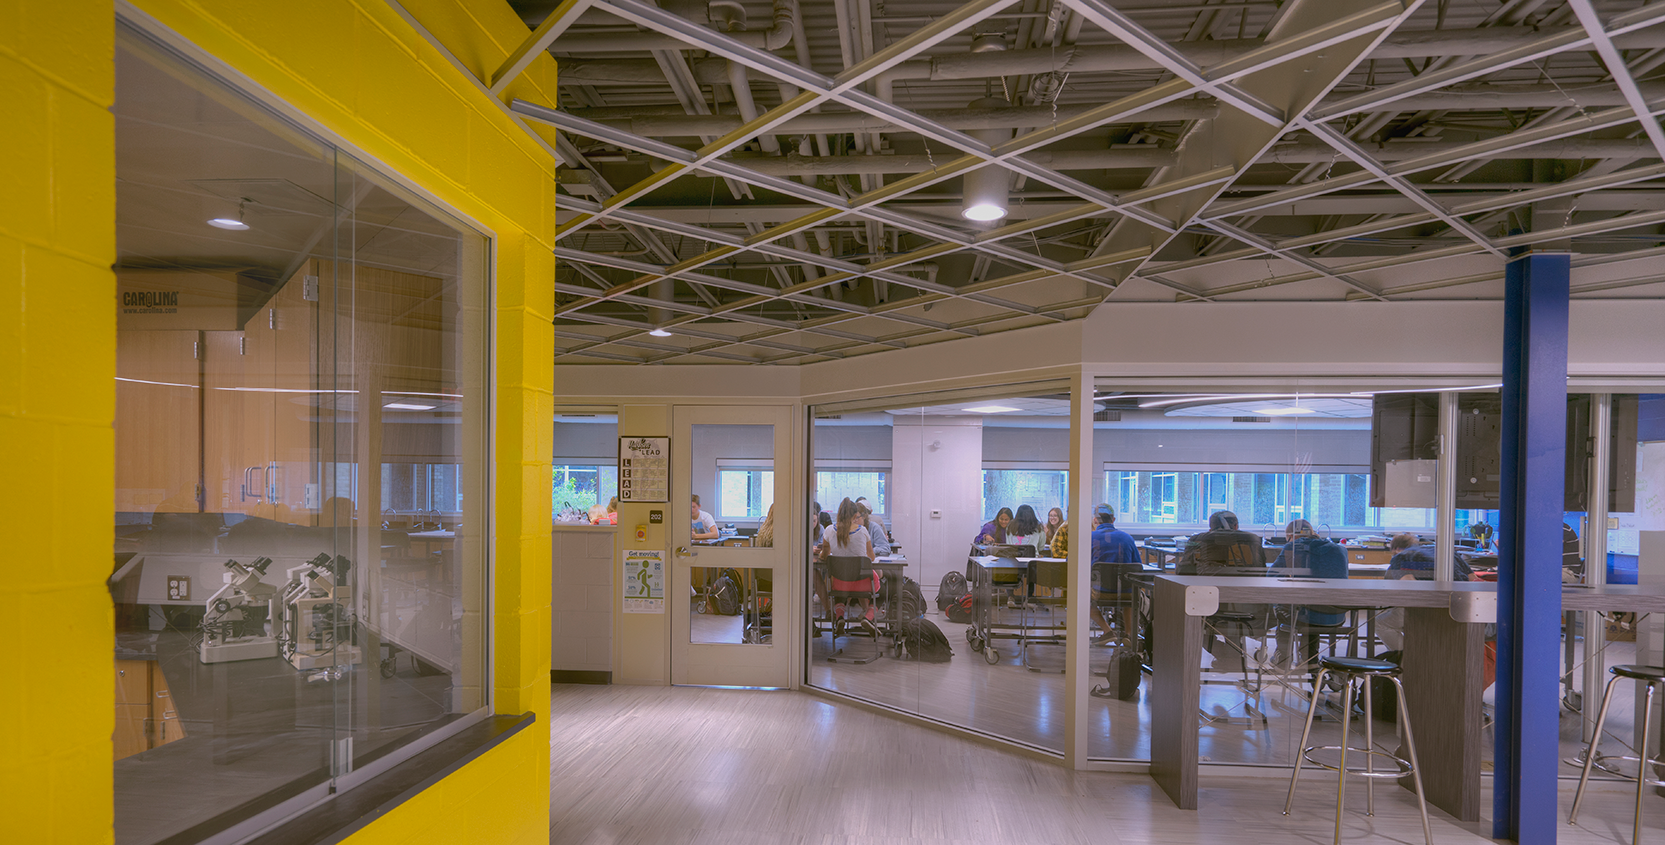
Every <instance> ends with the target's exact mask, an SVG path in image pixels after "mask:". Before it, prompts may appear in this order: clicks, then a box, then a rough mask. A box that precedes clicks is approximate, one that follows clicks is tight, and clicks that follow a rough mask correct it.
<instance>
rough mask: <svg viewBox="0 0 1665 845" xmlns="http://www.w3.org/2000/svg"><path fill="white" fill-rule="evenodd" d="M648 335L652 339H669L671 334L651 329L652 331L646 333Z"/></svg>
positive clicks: (662, 330)
mask: <svg viewBox="0 0 1665 845" xmlns="http://www.w3.org/2000/svg"><path fill="white" fill-rule="evenodd" d="M648 334H650V335H653V336H654V337H670V336H671V333H670V332H668V331H665V330H664V329H653V330H652V331H650V332H648Z"/></svg>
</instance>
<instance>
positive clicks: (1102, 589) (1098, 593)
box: [1092, 504, 1140, 645]
mask: <svg viewBox="0 0 1665 845" xmlns="http://www.w3.org/2000/svg"><path fill="white" fill-rule="evenodd" d="M1092 553H1093V557H1092V562H1093V563H1139V562H1140V560H1139V546H1138V544H1136V543H1134V542H1133V535H1131V534H1129V533H1127V532H1126V531H1123V530H1121V529H1119V528H1117V527H1116V509H1115V508H1113V507H1111V506H1110V505H1108V504H1101V505H1099V506H1098V507H1097V508H1095V509H1094V510H1093V539H1092ZM1098 574H1099V571H1098V570H1097V569H1094V570H1093V576H1094V578H1093V602H1092V610H1093V621H1094V622H1097V623H1098V627H1099V630H1100V631H1102V632H1103V633H1101V634H1100V635H1099V636H1098V638H1096V639H1094V640H1093V645H1103V644H1105V643H1106V642H1108V641H1109V640H1110V622H1109V620H1107V619H1105V618H1104V610H1103V608H1102V607H1101V606H1100V604H1099V603H1100V602H1101V601H1109V600H1111V599H1115V598H1117V597H1119V595H1120V589H1119V586H1118V585H1116V584H1100V583H1098V577H1097V576H1098Z"/></svg>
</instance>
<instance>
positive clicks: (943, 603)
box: [937, 570, 971, 613]
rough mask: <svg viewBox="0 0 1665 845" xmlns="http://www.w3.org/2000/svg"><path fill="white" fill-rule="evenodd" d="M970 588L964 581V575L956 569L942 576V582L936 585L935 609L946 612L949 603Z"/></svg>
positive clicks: (961, 596) (962, 595) (969, 590)
mask: <svg viewBox="0 0 1665 845" xmlns="http://www.w3.org/2000/svg"><path fill="white" fill-rule="evenodd" d="M969 592H971V588H970V587H969V586H967V585H966V583H965V575H963V574H961V573H960V572H959V571H958V570H956V571H954V572H950V573H948V574H947V575H944V576H942V583H941V584H938V585H937V610H940V611H942V612H944V613H946V612H948V608H949V606H950V605H953V604H955V603H957V602H958V601H959V600H960V599H961V598H963V597H964V596H965V595H966V594H967V593H969Z"/></svg>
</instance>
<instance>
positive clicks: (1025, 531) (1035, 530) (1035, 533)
mask: <svg viewBox="0 0 1665 845" xmlns="http://www.w3.org/2000/svg"><path fill="white" fill-rule="evenodd" d="M1045 538H1046V532H1045V531H1044V530H1043V529H1042V528H1041V520H1040V518H1039V517H1037V516H1035V509H1034V508H1032V507H1030V506H1028V505H1018V509H1017V513H1016V514H1015V515H1013V516H1012V521H1011V522H1008V523H1007V524H1006V545H1009V546H1034V547H1035V549H1036V550H1037V551H1038V550H1039V549H1040V547H1041V543H1042V541H1043V540H1044V539H1045Z"/></svg>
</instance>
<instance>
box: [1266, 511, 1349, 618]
mask: <svg viewBox="0 0 1665 845" xmlns="http://www.w3.org/2000/svg"><path fill="white" fill-rule="evenodd" d="M1284 536H1285V537H1287V538H1288V539H1289V542H1287V543H1284V544H1283V548H1282V549H1281V550H1279V551H1278V559H1277V560H1274V561H1272V568H1273V569H1295V570H1300V572H1301V573H1302V574H1305V575H1307V576H1308V577H1311V578H1346V577H1347V550H1346V549H1343V548H1342V547H1341V546H1339V545H1337V544H1336V543H1332V542H1330V541H1329V540H1326V539H1324V538H1323V537H1320V536H1318V532H1317V531H1314V530H1313V528H1312V523H1311V522H1308V521H1307V520H1304V519H1296V520H1291V521H1290V523H1289V525H1288V526H1287V527H1285V528H1284ZM1301 613H1302V618H1303V619H1304V620H1305V621H1306V622H1307V624H1309V625H1340V624H1341V623H1342V622H1344V621H1346V618H1347V617H1346V614H1343V613H1339V612H1327V611H1325V610H1323V609H1321V608H1316V607H1308V608H1302V609H1301Z"/></svg>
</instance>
